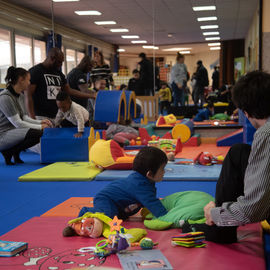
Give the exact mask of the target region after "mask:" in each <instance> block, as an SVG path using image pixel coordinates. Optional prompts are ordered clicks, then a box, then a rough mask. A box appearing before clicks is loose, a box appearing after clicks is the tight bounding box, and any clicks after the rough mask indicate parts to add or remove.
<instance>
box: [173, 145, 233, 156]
mask: <svg viewBox="0 0 270 270" xmlns="http://www.w3.org/2000/svg"><path fill="white" fill-rule="evenodd" d="M229 149H230V146H216V144H201V145H200V146H186V147H185V146H184V147H183V149H182V152H181V153H178V154H177V155H176V156H175V157H176V158H187V159H194V158H196V157H197V156H198V154H200V153H201V152H209V153H210V154H212V155H213V156H219V155H222V156H224V157H225V156H226V155H227V153H228V151H229Z"/></svg>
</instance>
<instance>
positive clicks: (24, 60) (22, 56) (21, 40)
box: [15, 35, 33, 70]
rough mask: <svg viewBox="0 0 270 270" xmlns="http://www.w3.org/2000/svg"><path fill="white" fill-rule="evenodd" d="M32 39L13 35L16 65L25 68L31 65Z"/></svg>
mask: <svg viewBox="0 0 270 270" xmlns="http://www.w3.org/2000/svg"><path fill="white" fill-rule="evenodd" d="M31 44H32V40H31V38H29V37H24V36H19V35H15V57H16V66H17V67H22V68H25V69H27V70H28V69H29V68H31V67H32V66H33V65H32V45H31Z"/></svg>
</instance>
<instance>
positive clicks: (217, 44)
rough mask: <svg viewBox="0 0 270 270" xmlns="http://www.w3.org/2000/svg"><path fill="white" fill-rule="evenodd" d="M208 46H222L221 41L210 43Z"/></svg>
mask: <svg viewBox="0 0 270 270" xmlns="http://www.w3.org/2000/svg"><path fill="white" fill-rule="evenodd" d="M208 46H220V42H214V43H208Z"/></svg>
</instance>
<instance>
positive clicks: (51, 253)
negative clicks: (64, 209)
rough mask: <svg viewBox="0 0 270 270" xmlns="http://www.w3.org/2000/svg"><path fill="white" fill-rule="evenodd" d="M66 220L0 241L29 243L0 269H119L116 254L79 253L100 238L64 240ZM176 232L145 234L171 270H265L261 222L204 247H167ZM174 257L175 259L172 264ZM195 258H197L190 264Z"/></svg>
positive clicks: (47, 221) (30, 224) (35, 225)
mask: <svg viewBox="0 0 270 270" xmlns="http://www.w3.org/2000/svg"><path fill="white" fill-rule="evenodd" d="M68 220H70V218H66V217H35V218H32V219H30V220H28V221H27V222H25V223H23V224H22V225H20V226H18V227H17V228H15V229H14V230H12V231H10V232H8V233H6V234H4V235H3V236H2V237H1V239H2V240H8V241H23V242H28V249H27V250H26V251H24V252H22V253H20V254H19V255H18V256H16V257H12V258H1V264H0V269H3V270H4V269H5V270H6V269H9V270H21V269H32V270H35V269H41V270H43V269H71V268H81V267H85V268H88V267H93V266H100V265H101V264H102V267H108V266H109V267H115V268H117V269H121V266H120V262H119V260H118V258H117V255H115V254H113V255H110V256H108V257H106V258H105V259H101V258H99V257H97V256H94V254H93V252H91V251H88V252H83V251H84V250H83V249H82V248H84V247H89V246H95V245H96V243H97V242H98V241H99V240H101V239H102V238H98V239H90V238H86V237H78V236H73V237H63V236H62V230H63V228H64V227H65V226H66V224H67V221H68ZM122 225H123V226H124V227H126V228H144V225H143V223H142V222H124V223H123V224H122ZM180 232H181V230H179V229H170V230H165V231H153V230H147V237H150V238H151V239H153V241H154V242H158V246H157V247H156V248H158V249H159V250H160V251H161V252H162V253H163V254H164V255H165V257H166V258H167V259H168V261H169V262H170V264H171V265H172V267H173V269H181V270H194V269H195V270H196V269H200V270H216V269H219V270H228V269H230V270H246V269H256V270H262V269H265V261H264V252H263V242H262V236H261V227H260V224H259V223H255V224H250V225H246V226H243V227H239V228H238V243H234V244H226V245H221V244H216V243H212V242H207V241H205V242H206V247H205V248H184V247H173V246H171V243H170V242H171V241H170V239H171V237H173V236H175V235H178V234H179V233H180ZM176 258H177V259H176ZM194 258H196V259H194Z"/></svg>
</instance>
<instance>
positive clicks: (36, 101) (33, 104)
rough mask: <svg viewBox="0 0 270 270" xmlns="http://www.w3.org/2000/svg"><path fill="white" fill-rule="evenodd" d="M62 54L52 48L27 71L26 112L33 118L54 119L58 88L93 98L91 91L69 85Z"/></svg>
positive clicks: (70, 93) (72, 93) (72, 94)
mask: <svg viewBox="0 0 270 270" xmlns="http://www.w3.org/2000/svg"><path fill="white" fill-rule="evenodd" d="M63 61H64V54H63V52H62V51H61V50H60V49H58V48H52V49H51V50H50V51H49V53H48V56H47V58H46V59H45V60H44V61H43V62H42V63H40V64H38V65H36V66H34V67H32V68H31V69H30V70H29V72H30V75H31V81H30V82H31V84H30V86H29V87H28V89H27V91H26V92H25V101H26V107H27V110H28V114H29V116H30V117H32V118H33V119H44V118H49V119H54V118H55V116H56V113H57V111H58V108H57V105H56V96H57V94H58V92H59V91H60V90H63V91H66V92H67V93H68V94H69V95H70V96H75V97H78V98H85V99H86V100H87V99H88V98H95V94H93V93H83V92H81V91H78V90H74V89H72V88H70V87H69V85H68V84H67V80H66V78H65V75H64V74H63V73H62V71H61V70H60V69H61V66H62V63H63Z"/></svg>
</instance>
